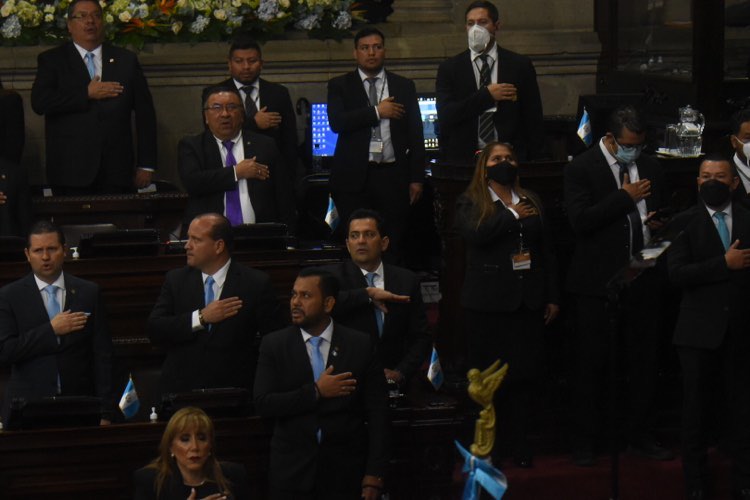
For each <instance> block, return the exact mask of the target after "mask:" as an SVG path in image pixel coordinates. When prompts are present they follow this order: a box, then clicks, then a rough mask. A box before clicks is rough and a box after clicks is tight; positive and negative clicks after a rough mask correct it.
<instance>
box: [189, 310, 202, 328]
mask: <svg viewBox="0 0 750 500" xmlns="http://www.w3.org/2000/svg"><path fill="white" fill-rule="evenodd" d="M198 312H199V309H196V310H195V311H193V316H192V318H193V319H192V328H193V331H194V332H197V331H198V330H203V325H201V322H200V319H199V318H198Z"/></svg>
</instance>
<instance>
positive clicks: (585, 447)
mask: <svg viewBox="0 0 750 500" xmlns="http://www.w3.org/2000/svg"><path fill="white" fill-rule="evenodd" d="M607 130H608V132H607V135H605V136H604V137H603V138H602V139H601V140H600V141H599V144H598V146H594V147H592V148H591V149H589V150H588V151H586V152H585V153H583V154H581V155H579V156H578V157H577V158H575V159H574V160H573V161H572V162H571V163H570V164H569V165H568V166H567V167H566V168H565V172H564V192H565V203H566V207H567V210H568V219H569V221H570V226H571V228H572V229H573V232H574V233H575V238H576V247H575V251H574V252H573V256H572V258H571V263H570V269H569V271H568V279H567V290H568V292H570V293H571V294H572V298H573V301H572V303H573V305H574V315H575V332H574V336H573V349H574V352H575V362H574V364H573V367H574V368H573V373H572V388H571V396H572V397H571V404H572V424H573V428H572V433H571V434H572V443H571V444H572V447H573V461H574V462H575V463H576V464H577V465H580V466H590V465H593V463H594V443H595V441H596V438H597V437H598V436H597V433H598V431H601V430H603V429H601V428H600V423H601V422H602V419H601V418H600V417H599V410H600V409H599V408H598V407H597V404H596V402H597V401H606V398H605V397H603V394H604V392H603V389H604V387H602V383H605V382H606V380H607V376H606V375H607V373H608V368H609V367H608V360H609V354H608V353H609V350H608V340H609V331H610V330H609V328H610V327H609V319H610V317H609V314H608V311H607V295H606V294H607V288H606V285H607V283H608V282H609V280H610V279H612V278H613V277H614V276H615V274H616V273H617V272H618V271H619V270H621V269H623V268H624V267H625V266H627V265H628V262H629V261H630V259H631V258H632V256H633V255H636V254H637V253H638V252H639V251H640V250H641V249H642V248H643V246H644V244H647V243H648V242H649V239H650V237H651V231H655V230H657V229H659V228H660V226H661V222H660V221H657V220H655V218H654V217H653V216H654V215H655V213H656V211H657V210H659V209H660V208H661V207H662V201H663V197H662V191H661V189H662V172H661V168H660V167H659V165H658V163H657V162H656V161H655V160H653V159H651V158H649V157H648V156H646V155H642V154H640V153H641V150H642V148H643V144H644V142H645V139H646V130H645V127H644V126H643V124H642V122H641V119H640V117H639V116H638V113H637V112H636V110H635V109H633V108H632V107H630V106H626V107H622V108H619V109H617V110H615V111H614V113H613V114H612V115H611V116H610V119H609V124H608V129H607ZM655 271H656V270H649V271H646V272H644V273H643V274H642V275H641V276H639V278H638V280H637V281H636V282H634V284H633V285H632V286H631V287H630V288H629V289H628V290H627V291H626V293H624V294H623V296H622V297H621V306H622V310H623V311H624V312H623V314H622V316H621V318H620V322H621V324H622V326H623V327H624V328H623V330H624V335H625V337H624V340H625V343H624V345H625V347H626V349H627V356H626V357H625V358H626V367H627V378H628V382H629V384H628V391H627V396H628V397H627V401H628V407H627V410H628V421H627V422H628V426H629V428H628V431H627V432H628V435H627V437H628V440H629V443H630V450H631V451H632V452H634V453H637V454H639V455H642V456H646V457H649V458H653V459H657V460H667V459H671V458H673V455H672V453H671V452H670V451H669V450H666V449H665V448H662V447H661V446H659V445H658V444H657V442H656V441H655V440H654V437H653V436H652V434H651V427H652V425H653V422H652V420H653V418H652V417H653V402H654V397H655V388H656V385H657V384H655V380H657V364H658V355H657V353H658V349H659V345H660V339H659V331H658V314H659V310H660V307H659V301H658V298H659V286H660V285H661V284H662V279H661V278H660V276H659V273H658V272H655Z"/></svg>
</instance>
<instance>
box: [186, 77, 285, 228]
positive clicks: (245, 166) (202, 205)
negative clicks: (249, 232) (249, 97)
mask: <svg viewBox="0 0 750 500" xmlns="http://www.w3.org/2000/svg"><path fill="white" fill-rule="evenodd" d="M203 117H204V119H205V121H206V125H207V129H206V130H205V131H203V133H201V134H198V135H194V136H188V137H184V138H183V139H182V140H181V141H180V144H179V146H178V159H177V162H178V163H177V169H178V170H179V173H180V179H181V180H182V184H183V185H184V186H185V189H186V190H187V192H188V194H189V195H190V199H189V200H188V203H187V207H186V208H185V225H187V223H189V221H190V220H192V219H193V217H195V216H197V215H199V214H203V213H208V212H216V213H222V214H224V215H226V216H227V217H228V218H229V220H230V222H231V223H232V225H233V226H234V225H239V224H254V223H258V222H282V223H284V224H286V225H287V227H288V228H289V230H290V231H291V232H293V231H294V225H295V215H294V196H293V194H292V189H291V184H290V183H289V180H288V179H287V177H286V174H285V173H284V172H285V171H284V166H283V160H282V159H281V155H280V154H279V150H278V148H277V147H276V144H275V143H274V141H273V139H270V138H269V137H267V136H265V135H261V134H258V133H255V132H251V131H249V130H242V123H243V121H244V117H245V111H244V108H243V107H242V98H241V97H240V94H239V92H238V91H237V90H236V89H235V88H234V86H232V87H221V86H217V87H209V88H207V89H205V90H204V91H203ZM229 141H231V147H230V148H229V149H228V147H227V146H228V145H229V144H230V142H229ZM229 153H231V156H230V155H229ZM232 197H235V198H234V199H235V202H236V203H238V204H239V205H240V207H239V208H238V211H237V212H235V213H234V215H233V212H232V210H231V209H230V208H229V207H230V205H229V204H230V203H231V201H230V200H231V198H232Z"/></svg>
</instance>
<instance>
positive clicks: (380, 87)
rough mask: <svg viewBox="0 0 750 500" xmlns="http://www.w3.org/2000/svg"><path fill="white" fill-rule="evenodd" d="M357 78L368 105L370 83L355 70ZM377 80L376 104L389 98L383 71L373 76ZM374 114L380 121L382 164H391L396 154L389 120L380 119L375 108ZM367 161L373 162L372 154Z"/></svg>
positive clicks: (360, 71) (361, 73)
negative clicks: (363, 89)
mask: <svg viewBox="0 0 750 500" xmlns="http://www.w3.org/2000/svg"><path fill="white" fill-rule="evenodd" d="M357 71H358V72H359V77H360V78H361V79H362V85H363V86H364V88H365V94H366V95H367V96H368V100H367V102H368V103H369V102H370V100H369V96H370V83H369V82H368V81H367V79H368V78H369V76H367V75H366V74H365V73H364V71H362V70H361V69H357ZM375 78H377V80H376V81H375V93H376V94H377V96H378V102H380V101H382V100H383V99H385V98H386V97H389V96H390V94H389V93H388V80H387V79H386V77H385V69H381V70H380V73H378V74H377V75H375ZM375 114H377V115H378V119H379V120H380V140H381V141H383V159H382V160H381V161H382V162H383V163H392V162H394V161H396V153H395V152H394V151H393V142H392V141H391V120H390V119H388V118H380V113H378V108H375ZM368 159H369V161H374V157H373V154H372V153H370V154H369V157H368Z"/></svg>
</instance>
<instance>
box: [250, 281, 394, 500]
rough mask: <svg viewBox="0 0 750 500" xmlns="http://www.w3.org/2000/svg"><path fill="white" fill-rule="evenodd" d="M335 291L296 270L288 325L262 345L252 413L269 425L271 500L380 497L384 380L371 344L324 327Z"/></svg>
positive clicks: (330, 285) (385, 424)
mask: <svg viewBox="0 0 750 500" xmlns="http://www.w3.org/2000/svg"><path fill="white" fill-rule="evenodd" d="M337 294H338V283H337V280H336V278H335V277H334V276H333V275H331V274H330V273H328V272H326V271H323V270H320V269H315V268H307V269H303V270H302V271H301V272H300V274H299V276H298V277H297V280H296V281H295V282H294V289H293V290H292V298H291V300H290V308H291V313H292V322H293V323H294V326H290V327H288V328H285V329H283V330H279V331H278V332H274V333H272V334H270V335H267V336H266V337H264V338H263V342H262V343H261V347H260V358H259V360H258V373H257V375H256V377H255V407H256V409H257V411H258V414H259V415H261V416H263V417H272V418H274V419H275V425H274V431H273V436H272V437H271V474H270V475H271V478H270V482H271V498H273V499H275V500H279V499H289V500H292V499H294V500H298V499H303V500H305V499H316V500H323V499H325V500H329V499H340V500H344V499H351V498H366V499H368V500H374V499H376V498H380V495H381V493H382V488H383V479H382V477H383V474H384V472H385V468H386V465H387V463H388V451H387V448H388V408H387V403H386V390H385V379H384V378H383V371H382V367H381V365H380V363H379V361H378V359H377V357H376V356H375V350H376V348H375V345H374V343H373V342H372V340H371V339H370V338H369V337H368V336H367V335H366V334H364V333H362V332H358V331H356V330H351V329H349V328H346V327H345V326H342V325H339V324H337V323H334V322H333V321H331V317H330V314H331V311H332V309H333V307H334V303H335V302H336V296H337ZM365 424H366V425H365Z"/></svg>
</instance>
